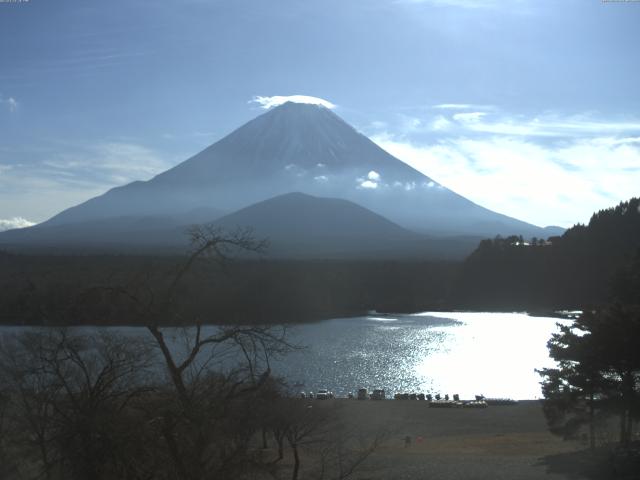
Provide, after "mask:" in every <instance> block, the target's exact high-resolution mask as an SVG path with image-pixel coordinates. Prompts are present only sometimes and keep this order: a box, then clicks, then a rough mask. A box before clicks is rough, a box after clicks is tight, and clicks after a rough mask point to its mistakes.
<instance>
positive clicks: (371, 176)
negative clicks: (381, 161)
mask: <svg viewBox="0 0 640 480" xmlns="http://www.w3.org/2000/svg"><path fill="white" fill-rule="evenodd" d="M367 178H368V179H369V180H373V181H374V182H377V181H379V180H380V174H379V173H378V172H376V171H375V170H371V171H370V172H369V173H368V174H367Z"/></svg>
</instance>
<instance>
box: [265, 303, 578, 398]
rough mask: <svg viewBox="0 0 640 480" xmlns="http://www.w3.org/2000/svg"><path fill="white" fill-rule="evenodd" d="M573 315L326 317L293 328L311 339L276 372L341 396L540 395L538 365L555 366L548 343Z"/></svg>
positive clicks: (301, 339) (302, 339) (300, 337)
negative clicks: (376, 392)
mask: <svg viewBox="0 0 640 480" xmlns="http://www.w3.org/2000/svg"><path fill="white" fill-rule="evenodd" d="M557 323H570V321H568V320H564V319H558V318H548V317H531V316H528V315H527V314H525V313H479V312H478V313H476V312H459V313H443V312H424V313H419V314H413V315H369V316H366V317H354V318H343V319H334V320H327V321H324V322H320V323H316V324H311V325H303V326H299V327H296V328H294V329H292V331H291V337H292V339H294V341H296V342H298V343H300V344H304V345H307V346H308V348H307V349H306V350H304V351H302V352H295V353H293V354H290V355H289V356H288V357H287V358H286V359H285V360H284V361H281V362H279V363H278V364H277V366H276V368H274V370H276V371H278V372H281V373H282V374H283V375H284V376H285V377H286V378H288V379H289V380H290V381H292V382H298V383H300V384H303V385H301V386H300V387H298V390H303V391H310V390H311V391H317V390H318V389H319V388H328V389H330V390H333V391H334V392H336V393H337V394H338V395H345V394H346V393H347V392H349V391H351V392H355V391H356V390H357V389H358V388H359V387H367V388H369V389H373V388H384V389H385V390H386V391H387V394H389V393H391V394H393V393H395V392H424V393H433V394H435V393H441V394H442V395H443V396H444V394H445V393H448V394H449V395H452V394H454V393H458V394H460V396H461V397H462V398H473V396H474V395H476V394H484V395H485V396H487V397H510V398H514V399H535V398H540V397H541V391H540V385H539V382H540V376H539V375H538V374H537V373H536V372H535V369H536V368H543V367H548V366H553V365H554V363H553V360H551V359H550V358H549V355H548V350H547V347H546V343H547V341H548V340H549V338H550V337H551V334H552V333H554V332H556V331H557V326H556V324H557Z"/></svg>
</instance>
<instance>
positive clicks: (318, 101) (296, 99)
mask: <svg viewBox="0 0 640 480" xmlns="http://www.w3.org/2000/svg"><path fill="white" fill-rule="evenodd" d="M287 102H293V103H309V104H312V105H322V106H323V107H326V108H329V109H333V108H336V106H335V105H334V104H333V103H331V102H330V101H328V100H325V99H324V98H319V97H311V96H309V95H275V96H272V97H262V96H255V97H253V99H252V100H251V101H250V102H249V103H257V104H258V105H260V106H261V107H262V108H264V109H265V110H268V109H269V108H273V107H277V106H278V105H282V104H283V103H287Z"/></svg>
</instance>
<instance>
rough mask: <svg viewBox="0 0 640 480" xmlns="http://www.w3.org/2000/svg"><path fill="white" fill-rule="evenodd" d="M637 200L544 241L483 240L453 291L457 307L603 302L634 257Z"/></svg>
mask: <svg viewBox="0 0 640 480" xmlns="http://www.w3.org/2000/svg"><path fill="white" fill-rule="evenodd" d="M639 208H640V199H638V198H633V199H631V200H629V201H626V202H622V203H620V204H619V205H618V206H616V207H613V208H609V209H606V210H601V211H599V212H597V213H595V214H594V215H593V216H592V217H591V220H590V221H589V223H588V225H576V226H574V227H572V228H570V229H569V230H567V231H566V233H565V234H564V235H563V236H562V237H551V238H549V239H548V240H539V239H531V240H524V239H522V237H515V236H513V237H507V238H502V237H496V238H494V239H492V240H483V241H482V242H481V243H480V245H479V246H478V248H477V249H476V250H475V251H474V252H473V253H472V254H471V255H470V256H469V258H468V259H467V260H466V261H465V263H464V265H463V267H462V268H461V270H460V272H459V276H458V278H457V281H456V283H455V286H454V288H453V291H452V298H451V301H452V304H454V305H455V306H457V307H459V308H483V309H484V308H491V309H512V308H513V309H536V308H573V307H575V308H581V307H583V306H585V305H597V304H601V303H602V302H604V301H605V300H606V299H607V298H608V296H609V294H610V291H611V285H612V282H613V281H614V280H615V278H616V274H617V272H619V271H620V270H621V269H624V268H626V267H627V266H628V265H629V264H630V263H631V262H632V261H633V260H634V258H635V257H636V255H638V254H639V249H640V210H639Z"/></svg>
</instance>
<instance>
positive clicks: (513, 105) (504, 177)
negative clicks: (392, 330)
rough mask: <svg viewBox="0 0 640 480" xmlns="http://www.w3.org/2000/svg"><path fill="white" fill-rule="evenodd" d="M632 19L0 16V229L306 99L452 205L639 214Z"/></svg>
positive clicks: (487, 9) (428, 6)
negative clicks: (281, 103) (267, 101)
mask: <svg viewBox="0 0 640 480" xmlns="http://www.w3.org/2000/svg"><path fill="white" fill-rule="evenodd" d="M638 25H640V2H612V1H601V0H563V1H557V0H531V1H527V0H514V1H509V2H507V1H504V2H502V1H498V0H422V1H420V0H351V1H349V2H345V1H342V0H323V1H317V0H308V1H304V2H301V1H299V0H282V1H270V2H266V1H264V0H251V1H248V0H209V1H206V0H181V1H169V0H167V1H163V2H152V1H150V0H113V1H110V2H97V1H95V2H87V1H82V2H81V1H79V0H76V1H68V0H56V1H50V0H29V1H22V2H13V3H6V2H5V3H0V228H6V227H7V226H13V225H26V224H29V222H39V221H42V220H45V219H46V218H48V217H50V216H51V215H53V214H55V213H57V212H58V211H60V210H62V209H64V208H67V207H69V206H72V205H74V204H77V203H80V202H82V201H84V200H86V199H88V198H90V197H92V196H94V195H97V194H100V193H102V192H104V191H105V190H107V189H108V188H111V187H113V186H116V185H121V184H123V183H127V182H129V181H132V180H136V179H148V178H150V177H152V176H153V175H154V174H156V173H159V172H160V171H162V170H164V169H166V168H168V167H170V166H173V165H175V164H176V163H179V162H180V161H183V160H185V159H186V158H188V157H189V156H191V155H192V154H194V153H197V152H198V151H199V150H200V149H202V148H204V147H205V146H207V145H209V144H211V143H213V142H214V141H216V140H218V139H219V138H221V137H222V136H224V135H225V134H226V133H228V132H230V131H231V130H233V129H234V128H236V127H238V126H239V125H241V124H242V123H244V122H245V121H247V120H249V119H251V118H253V117H254V116H256V115H258V114H259V113H261V112H262V111H264V110H263V109H262V107H261V105H260V104H259V103H256V102H251V100H252V99H253V98H255V97H256V96H263V97H271V96H279V95H281V96H286V95H294V94H301V95H312V96H315V97H319V98H323V99H326V100H327V101H330V102H331V103H333V104H335V105H336V109H335V111H336V113H338V114H339V115H341V116H342V117H343V118H344V119H345V120H347V121H348V122H350V123H351V124H353V125H354V126H355V127H356V128H358V129H359V130H361V131H362V132H363V133H365V134H367V135H369V136H370V137H372V138H373V139H374V140H375V141H376V142H378V143H379V144H380V145H381V146H383V147H384V148H386V149H388V150H389V151H391V153H393V154H395V155H396V156H398V157H399V158H401V159H403V160H405V161H407V162H408V163H410V164H411V165H413V166H415V167H416V168H418V169H420V170H422V171H424V172H425V173H426V174H428V175H429V176H431V177H432V178H434V179H435V180H437V181H438V182H440V183H442V184H444V185H445V186H447V187H449V188H452V189H453V190H455V191H457V192H458V193H460V194H462V195H464V196H466V197H468V198H470V199H472V200H474V201H476V202H478V203H480V204H482V205H484V206H487V207H489V208H492V209H494V210H496V211H499V212H502V213H506V214H509V215H512V216H515V217H517V218H520V219H523V220H527V221H530V222H533V223H536V224H539V225H548V224H558V225H562V226H569V225H572V224H573V223H576V222H585V221H587V220H588V219H589V216H590V214H591V213H592V212H593V211H594V210H597V209H599V208H604V207H607V206H611V205H614V204H616V203H617V202H619V201H621V200H624V199H628V198H629V197H631V196H633V195H640V188H639V187H638V186H639V185H640V90H639V89H638V79H639V78H640V54H639V52H638V45H640V29H639V28H637V27H638Z"/></svg>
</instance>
